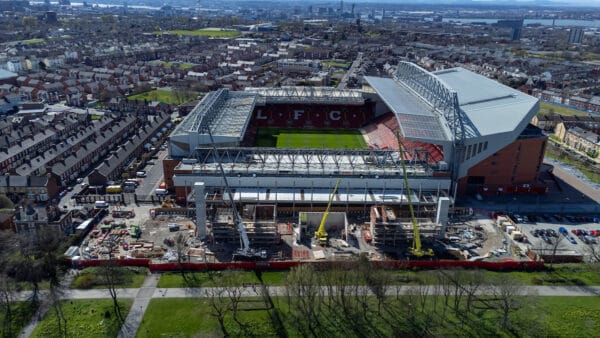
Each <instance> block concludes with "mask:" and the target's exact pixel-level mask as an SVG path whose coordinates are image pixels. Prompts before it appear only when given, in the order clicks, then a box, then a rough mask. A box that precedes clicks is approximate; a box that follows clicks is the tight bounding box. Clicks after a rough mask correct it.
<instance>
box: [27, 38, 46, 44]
mask: <svg viewBox="0 0 600 338" xmlns="http://www.w3.org/2000/svg"><path fill="white" fill-rule="evenodd" d="M44 42H46V40H44V39H29V40H23V43H25V44H28V45H36V44H38V43H44Z"/></svg>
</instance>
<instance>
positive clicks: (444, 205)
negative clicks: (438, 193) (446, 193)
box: [435, 197, 450, 235]
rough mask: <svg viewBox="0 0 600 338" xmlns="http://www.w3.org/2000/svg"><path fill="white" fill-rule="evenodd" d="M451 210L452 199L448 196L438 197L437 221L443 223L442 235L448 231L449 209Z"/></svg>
mask: <svg viewBox="0 0 600 338" xmlns="http://www.w3.org/2000/svg"><path fill="white" fill-rule="evenodd" d="M449 210H450V199H449V198H448V197H440V198H439V199H438V206H437V215H436V216H435V222H436V223H437V224H441V225H442V235H444V234H445V233H446V225H447V224H448V211H449Z"/></svg>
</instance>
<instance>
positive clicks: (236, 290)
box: [222, 271, 245, 329]
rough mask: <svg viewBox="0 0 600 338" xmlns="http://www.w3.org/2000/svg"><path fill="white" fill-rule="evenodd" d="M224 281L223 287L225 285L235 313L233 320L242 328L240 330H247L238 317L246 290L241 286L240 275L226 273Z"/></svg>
mask: <svg viewBox="0 0 600 338" xmlns="http://www.w3.org/2000/svg"><path fill="white" fill-rule="evenodd" d="M222 280H223V285H225V292H226V294H227V297H229V303H230V307H231V310H232V313H233V320H234V321H235V322H236V323H237V324H238V325H239V326H240V328H242V329H245V325H244V324H243V323H242V322H241V321H240V319H239V317H238V310H239V305H240V302H241V301H242V295H243V290H244V289H243V286H242V285H240V282H241V280H240V278H239V274H238V273H237V272H234V271H225V273H224V275H223V279H222Z"/></svg>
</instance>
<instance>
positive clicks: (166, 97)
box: [127, 89, 196, 104]
mask: <svg viewBox="0 0 600 338" xmlns="http://www.w3.org/2000/svg"><path fill="white" fill-rule="evenodd" d="M177 95H182V96H181V97H178V96H177ZM195 98H196V93H193V94H191V95H185V93H180V94H176V93H175V92H174V91H171V90H164V89H154V90H150V91H147V92H143V93H139V94H135V95H130V96H128V97H127V99H128V100H146V101H159V102H163V103H167V104H181V103H185V102H188V101H191V100H194V99H195Z"/></svg>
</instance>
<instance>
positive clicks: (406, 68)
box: [394, 61, 465, 145]
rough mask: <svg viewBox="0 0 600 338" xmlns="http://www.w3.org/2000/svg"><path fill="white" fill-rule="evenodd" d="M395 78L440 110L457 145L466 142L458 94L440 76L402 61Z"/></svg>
mask: <svg viewBox="0 0 600 338" xmlns="http://www.w3.org/2000/svg"><path fill="white" fill-rule="evenodd" d="M394 79H395V80H396V81H398V82H400V83H401V84H403V85H404V86H406V87H408V88H409V89H410V90H412V91H413V92H414V93H415V94H417V95H418V96H420V97H421V98H423V99H424V100H425V101H426V102H428V103H429V104H431V105H432V106H433V107H434V108H435V109H436V110H437V111H440V112H441V113H442V114H443V116H444V118H445V119H446V122H447V123H448V126H449V128H450V130H451V131H452V135H453V137H454V143H455V144H456V145H461V144H464V139H465V126H464V119H463V116H462V115H463V114H461V110H460V106H459V104H458V94H457V93H456V92H455V91H454V90H452V89H451V88H449V87H448V86H447V85H446V84H445V83H444V82H443V81H441V80H440V79H439V78H438V77H436V76H435V75H433V74H431V73H430V72H428V71H426V70H425V69H423V68H421V67H419V66H417V65H415V64H414V63H411V62H405V61H400V63H399V64H398V68H397V69H396V72H395V73H394Z"/></svg>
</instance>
